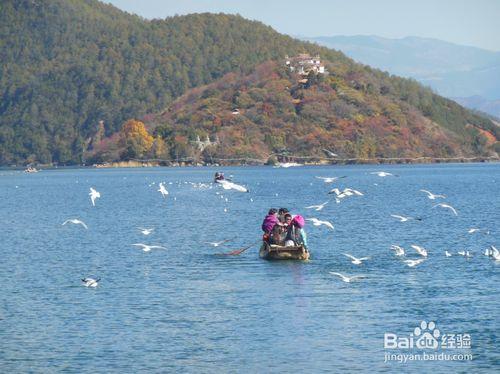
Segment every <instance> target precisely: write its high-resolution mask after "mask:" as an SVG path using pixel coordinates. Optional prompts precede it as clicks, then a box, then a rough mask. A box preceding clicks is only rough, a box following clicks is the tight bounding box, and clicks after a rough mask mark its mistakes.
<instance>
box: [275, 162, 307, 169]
mask: <svg viewBox="0 0 500 374" xmlns="http://www.w3.org/2000/svg"><path fill="white" fill-rule="evenodd" d="M294 166H302V164H299V163H297V162H279V163H277V164H276V165H275V166H274V167H275V168H291V167H294Z"/></svg>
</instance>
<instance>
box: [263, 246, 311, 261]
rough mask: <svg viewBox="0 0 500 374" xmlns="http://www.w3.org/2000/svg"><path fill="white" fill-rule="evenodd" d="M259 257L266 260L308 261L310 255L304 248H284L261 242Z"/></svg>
mask: <svg viewBox="0 0 500 374" xmlns="http://www.w3.org/2000/svg"><path fill="white" fill-rule="evenodd" d="M259 257H260V258H263V259H266V260H303V261H305V260H309V257H310V253H309V251H308V250H307V249H306V248H304V246H302V245H299V246H290V247H285V246H281V245H275V244H269V243H267V242H263V243H262V246H261V247H260V251H259Z"/></svg>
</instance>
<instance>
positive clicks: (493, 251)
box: [490, 245, 500, 261]
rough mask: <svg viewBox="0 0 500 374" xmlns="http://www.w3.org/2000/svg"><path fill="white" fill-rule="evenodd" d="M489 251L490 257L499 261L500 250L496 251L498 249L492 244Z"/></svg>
mask: <svg viewBox="0 0 500 374" xmlns="http://www.w3.org/2000/svg"><path fill="white" fill-rule="evenodd" d="M490 253H491V257H492V258H493V259H494V260H495V261H500V251H498V249H496V248H495V247H494V246H492V245H491V246H490Z"/></svg>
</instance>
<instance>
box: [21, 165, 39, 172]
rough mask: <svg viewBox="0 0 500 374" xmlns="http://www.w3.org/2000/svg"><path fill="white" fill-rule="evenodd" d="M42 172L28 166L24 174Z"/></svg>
mask: <svg viewBox="0 0 500 374" xmlns="http://www.w3.org/2000/svg"><path fill="white" fill-rule="evenodd" d="M39 171H40V170H38V169H37V168H35V167H32V166H28V167H27V168H26V169H25V170H24V172H25V173H38V172H39Z"/></svg>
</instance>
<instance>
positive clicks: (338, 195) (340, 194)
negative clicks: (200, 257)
mask: <svg viewBox="0 0 500 374" xmlns="http://www.w3.org/2000/svg"><path fill="white" fill-rule="evenodd" d="M371 174H374V175H377V176H379V177H381V178H385V177H398V175H395V174H392V173H388V172H384V171H379V172H373V173H371ZM316 178H317V179H319V180H322V181H323V182H324V183H326V184H331V183H334V182H337V181H339V180H340V179H343V178H346V176H340V177H324V176H317V177H316ZM185 183H191V182H185ZM170 184H172V182H170ZM191 184H192V185H193V186H194V187H200V188H202V187H206V188H211V185H209V184H203V183H198V184H196V183H191ZM218 184H219V185H220V186H221V187H222V188H223V189H224V190H230V189H232V190H236V191H238V192H249V190H248V189H247V188H246V187H244V186H242V185H238V184H236V183H234V182H232V181H228V180H223V181H218ZM152 185H154V183H152V184H150V186H152ZM157 192H159V193H160V194H161V197H162V198H166V197H167V196H168V195H169V192H168V190H167V188H166V187H165V183H164V182H161V183H159V184H158V190H157ZM419 192H422V193H424V194H426V195H427V198H428V199H429V200H433V201H435V200H438V199H446V196H445V195H442V194H435V193H433V192H431V191H428V190H424V189H421V190H420V191H419ZM217 194H218V195H219V196H220V197H221V198H222V199H224V196H223V195H220V194H219V193H218V192H217ZM328 194H330V195H334V199H335V202H336V203H337V204H339V203H341V201H342V200H343V199H346V198H349V197H356V196H364V194H363V193H362V192H360V191H358V190H355V189H353V188H344V189H343V190H341V189H339V188H333V189H331V190H330V191H329V192H328ZM89 196H90V201H91V203H92V206H95V205H96V200H97V199H99V198H100V197H101V194H100V192H98V191H97V190H96V189H95V188H93V187H90V192H89ZM174 199H175V198H174ZM225 201H226V202H227V201H228V199H227V198H225ZM251 201H253V199H251ZM330 201H331V200H327V201H325V202H323V203H321V204H317V205H310V206H306V207H305V209H311V210H314V211H316V212H321V211H322V210H323V209H324V208H325V206H327V205H328V204H329V203H330ZM432 208H442V209H447V210H449V211H450V212H451V213H453V214H454V215H455V216H457V215H458V212H457V210H456V209H455V208H454V207H453V206H451V205H449V204H445V203H441V202H440V203H437V204H435V205H433V206H432ZM224 211H227V210H226V208H224ZM390 216H391V217H393V218H395V219H397V220H398V221H399V222H408V221H410V220H415V221H421V220H422V219H423V218H422V217H410V216H405V215H399V214H391V215H390ZM306 221H309V222H311V223H312V225H313V226H316V227H318V226H325V227H327V228H328V229H331V230H334V229H335V227H334V225H333V223H332V222H330V221H327V220H321V219H318V218H315V217H310V218H306ZM67 224H74V225H81V226H82V227H83V228H84V229H88V226H87V225H86V224H85V222H83V221H82V220H80V219H78V218H71V219H67V220H66V221H64V222H63V223H62V225H67ZM137 229H138V230H139V231H140V232H141V233H142V234H143V235H144V236H148V235H150V234H152V233H153V231H154V228H145V227H138V228H137ZM481 231H482V232H484V233H486V234H489V231H488V230H484V229H479V228H471V229H469V230H468V233H469V234H472V233H475V232H481ZM231 240H232V239H225V240H221V241H217V242H206V244H210V245H211V246H213V247H219V246H224V245H225V244H226V243H228V242H230V241H231ZM132 246H135V247H138V248H139V249H141V250H142V251H144V252H150V251H152V250H154V249H166V248H165V247H163V246H159V245H149V244H144V243H134V244H132ZM411 248H412V249H413V250H414V251H415V252H416V254H417V255H418V256H419V257H418V258H407V257H406V255H407V250H405V249H404V248H403V247H401V246H399V245H396V244H393V245H391V247H390V249H391V250H392V251H393V252H394V255H395V256H396V257H398V258H402V259H403V258H405V259H404V260H403V263H404V264H406V265H407V266H408V267H416V266H418V265H419V264H421V263H423V262H424V261H426V259H427V258H428V253H429V252H428V250H427V249H425V248H424V247H422V246H419V245H416V244H412V245H411ZM456 254H457V255H461V256H463V257H465V258H470V257H472V256H473V254H472V253H471V252H470V251H469V250H462V251H458V252H457V253H456ZM343 255H344V256H346V257H347V258H349V259H350V261H351V263H352V264H354V265H358V266H359V265H363V264H364V263H365V262H366V261H369V260H370V257H359V258H358V257H355V256H353V255H352V254H350V253H343ZM444 255H445V256H446V257H451V256H453V254H452V253H450V252H449V251H448V250H446V251H444ZM484 255H485V256H487V257H489V258H491V259H493V260H494V261H500V253H499V250H498V249H497V248H495V247H494V246H493V245H491V246H490V247H489V248H487V249H486V250H485V252H484ZM330 274H331V275H334V276H337V277H339V278H340V280H342V281H343V282H346V283H350V282H352V281H354V280H358V279H363V278H366V276H364V275H352V276H348V275H345V274H341V273H338V272H330ZM99 281H100V278H97V279H94V278H89V277H86V278H82V283H83V285H84V286H85V287H90V288H96V287H97V286H98V284H99Z"/></svg>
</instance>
